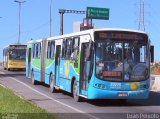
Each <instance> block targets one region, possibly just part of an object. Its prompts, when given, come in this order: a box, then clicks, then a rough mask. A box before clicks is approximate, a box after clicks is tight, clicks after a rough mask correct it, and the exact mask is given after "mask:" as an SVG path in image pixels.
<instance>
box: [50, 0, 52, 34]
mask: <svg viewBox="0 0 160 119" xmlns="http://www.w3.org/2000/svg"><path fill="white" fill-rule="evenodd" d="M51 36H52V0H51V2H50V37H51Z"/></svg>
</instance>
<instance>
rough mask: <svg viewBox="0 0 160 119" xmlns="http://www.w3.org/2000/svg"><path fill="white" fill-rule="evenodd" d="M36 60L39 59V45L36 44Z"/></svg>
mask: <svg viewBox="0 0 160 119" xmlns="http://www.w3.org/2000/svg"><path fill="white" fill-rule="evenodd" d="M36 58H38V44H36Z"/></svg>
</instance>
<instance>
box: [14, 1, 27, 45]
mask: <svg viewBox="0 0 160 119" xmlns="http://www.w3.org/2000/svg"><path fill="white" fill-rule="evenodd" d="M14 2H16V3H18V4H19V33H18V34H19V35H18V44H19V43H20V38H21V4H22V3H25V2H26V1H20V0H15V1H14Z"/></svg>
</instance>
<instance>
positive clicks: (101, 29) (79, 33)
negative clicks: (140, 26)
mask: <svg viewBox="0 0 160 119" xmlns="http://www.w3.org/2000/svg"><path fill="white" fill-rule="evenodd" d="M95 31H126V32H135V33H142V34H146V35H147V33H146V32H143V31H139V30H133V29H123V28H94V29H89V30H84V31H79V32H74V33H69V34H64V35H59V36H54V37H48V38H41V39H38V40H30V41H28V44H31V43H34V42H36V43H37V42H41V41H42V40H44V39H46V40H53V39H61V38H64V37H72V36H75V35H77V36H78V35H82V34H88V33H91V34H93V33H94V32H95Z"/></svg>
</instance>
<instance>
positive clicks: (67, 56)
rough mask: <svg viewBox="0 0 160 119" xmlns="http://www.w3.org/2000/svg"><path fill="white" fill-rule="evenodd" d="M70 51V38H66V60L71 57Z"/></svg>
mask: <svg viewBox="0 0 160 119" xmlns="http://www.w3.org/2000/svg"><path fill="white" fill-rule="evenodd" d="M71 52H72V39H71V38H70V39H67V40H66V57H65V59H66V60H70V58H71Z"/></svg>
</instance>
